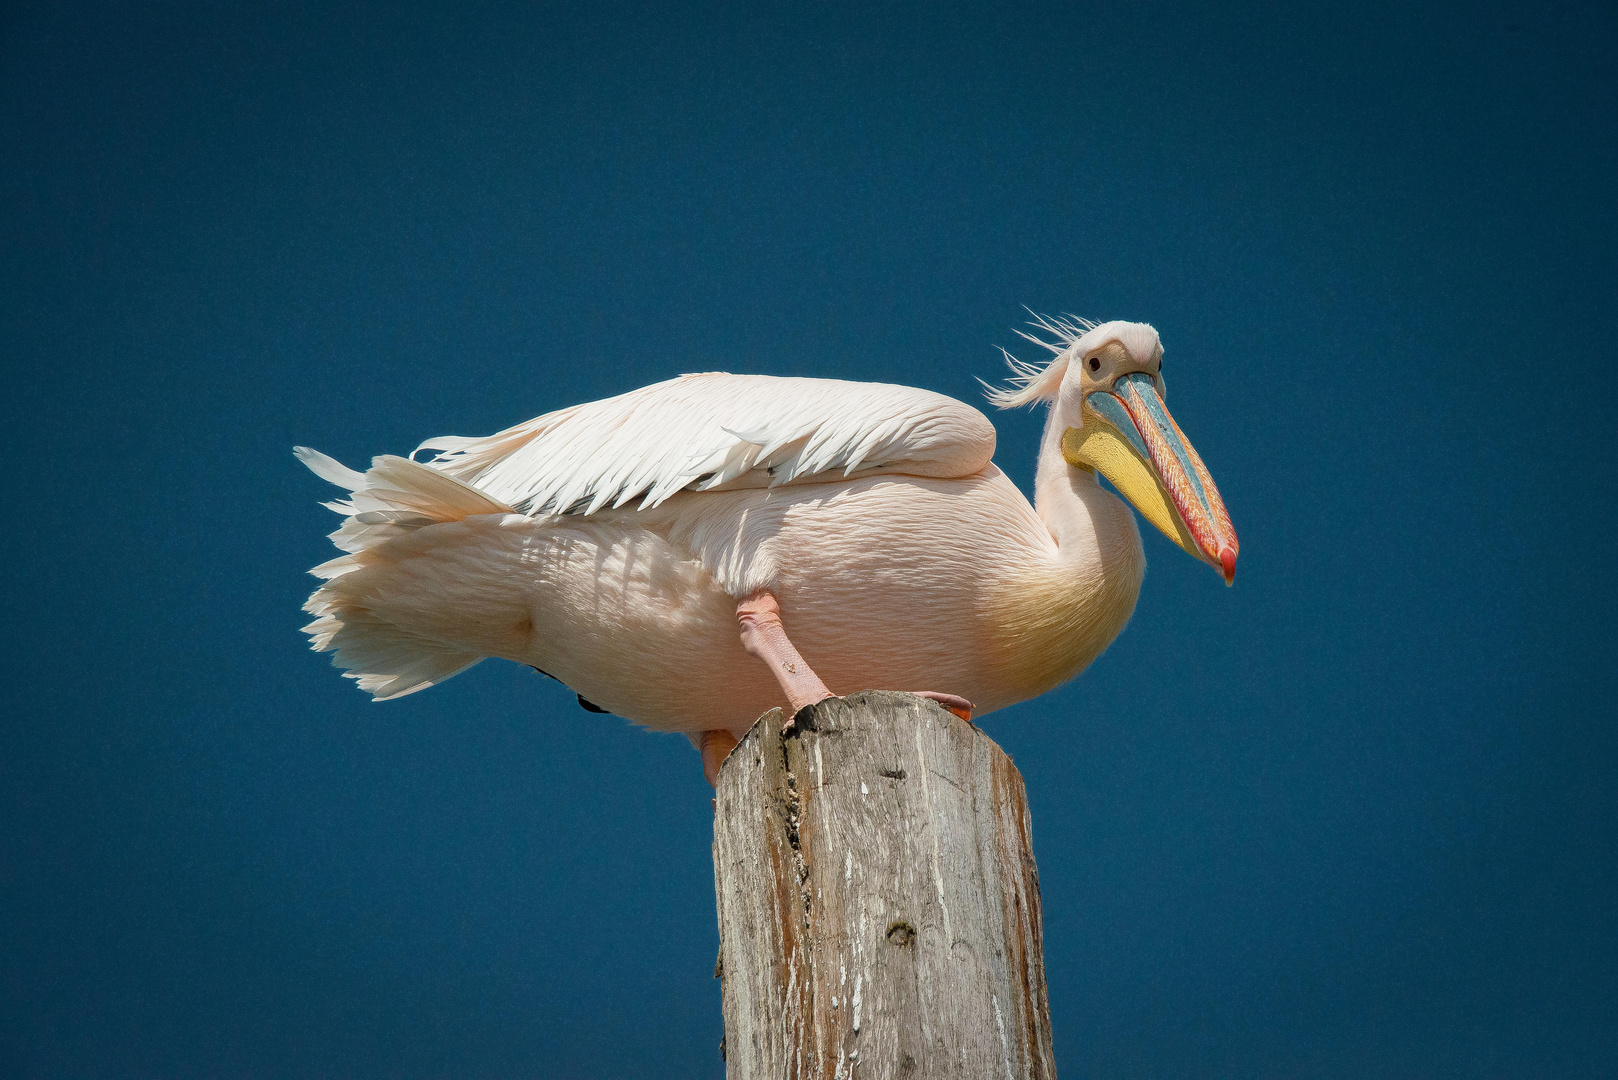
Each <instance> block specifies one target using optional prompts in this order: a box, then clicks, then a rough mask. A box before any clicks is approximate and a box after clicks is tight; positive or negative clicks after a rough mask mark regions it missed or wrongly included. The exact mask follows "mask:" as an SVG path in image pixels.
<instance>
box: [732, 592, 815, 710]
mask: <svg viewBox="0 0 1618 1080" xmlns="http://www.w3.org/2000/svg"><path fill="white" fill-rule="evenodd" d="M736 621H737V622H738V623H740V624H741V629H742V648H744V649H746V650H747V651H748V652H750V653H752V654H753V655H754V656H756V657H758V658H759V659H760V660H762V661H764V663H766V664H767V665H769V668H770V674H772V675H774V676H775V681H776V682H778V683H780V684H781V689H782V690H783V691H784V692H785V693H786V696H787V705H788V707H789V708H790V709H791V714H790V715H789V716H788V717H787V722H786V726H787V727H789V728H790V727H791V726H792V717H793V716H796V715H797V712H798V710H799V709H802V708H804V707H805V706H807V705H813V704H814V703H815V702H817V701H824V700H826V699H827V698H829V697H835V696H836V695H835V694H833V693H832V692H831V691H830V690H828V689H826V684H825V683H823V682H821V681H820V676H819V675H816V674H815V673H814V670H813V669H811V668H810V667H809V664H808V662H807V661H805V660H804V658H803V657H802V656H800V655H798V650H797V649H795V648H793V647H792V642H791V641H790V640H788V638H787V632H786V628H785V627H784V626H782V625H781V605H780V604H779V603H777V602H776V599H775V594H774V593H772V592H770V590H768V589H759V590H758V591H757V592H753V593H749V594H748V595H746V596H744V597H742V599H741V602H740V603H738V604H737V605H736Z"/></svg>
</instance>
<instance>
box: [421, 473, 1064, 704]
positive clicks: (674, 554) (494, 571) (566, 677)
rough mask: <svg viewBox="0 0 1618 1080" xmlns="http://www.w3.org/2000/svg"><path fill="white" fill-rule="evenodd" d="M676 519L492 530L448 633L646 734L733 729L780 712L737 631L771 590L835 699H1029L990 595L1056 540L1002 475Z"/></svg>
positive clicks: (708, 510)
mask: <svg viewBox="0 0 1618 1080" xmlns="http://www.w3.org/2000/svg"><path fill="white" fill-rule="evenodd" d="M666 507H667V510H666V511H664V510H663V508H660V511H659V512H653V513H648V514H639V513H635V514H631V513H628V512H620V513H609V514H601V515H592V516H589V517H579V518H561V519H557V518H550V519H525V518H517V517H508V518H505V519H503V521H500V522H499V524H498V525H494V524H491V525H490V526H489V527H488V528H487V529H486V530H485V532H489V533H490V535H489V536H488V537H487V539H486V540H485V541H484V542H482V543H481V544H480V552H479V556H478V558H477V560H476V563H477V569H476V571H475V573H471V574H470V575H469V576H474V577H478V578H481V579H482V581H483V582H484V584H483V586H482V587H480V588H477V589H469V590H465V591H464V594H465V595H466V596H468V597H472V596H476V597H477V598H478V599H477V601H476V603H477V605H478V608H477V610H476V612H475V613H472V612H468V613H467V617H465V618H462V619H461V620H460V624H461V626H462V629H461V630H458V631H449V632H450V633H452V634H453V636H455V637H457V638H459V639H461V640H462V641H464V643H465V644H467V645H469V646H472V647H476V648H478V649H480V651H483V652H486V653H489V654H490V655H496V656H503V657H506V658H508V659H511V660H515V661H518V662H520V663H524V664H531V665H533V666H535V667H538V668H540V669H542V670H544V671H546V672H548V673H549V674H552V675H554V676H556V677H557V678H558V679H560V680H562V681H563V682H565V683H566V684H567V685H568V686H569V687H570V688H572V689H573V690H575V691H577V692H578V693H579V694H581V695H583V696H584V697H585V698H586V699H587V700H589V701H591V702H593V703H595V704H597V705H599V706H601V707H602V708H604V709H607V710H608V711H610V712H613V713H616V714H618V715H620V716H624V717H627V718H629V719H631V720H634V721H637V722H639V723H642V724H646V725H648V726H650V727H654V728H659V729H662V730H683V731H693V730H702V729H705V728H714V727H724V728H729V729H732V730H738V731H740V730H745V729H746V728H747V727H749V726H751V724H752V723H753V721H754V720H755V719H756V718H757V717H758V716H759V715H760V714H761V713H763V712H765V711H767V710H768V709H770V708H773V707H775V706H776V705H780V704H782V703H783V701H782V693H781V691H780V689H779V687H778V686H777V684H776V682H775V679H774V678H773V676H772V675H771V674H770V672H769V671H768V670H767V668H766V667H765V666H764V665H763V664H762V663H761V662H760V661H758V660H757V659H755V658H753V657H752V656H750V655H748V654H747V653H746V651H745V650H743V648H742V647H741V643H740V638H739V635H738V632H737V625H736V619H735V605H736V600H737V598H739V597H740V596H743V595H746V594H747V593H748V592H750V591H752V590H753V589H755V588H759V587H767V588H769V589H771V590H772V591H773V592H774V593H775V594H776V596H777V597H778V598H779V600H780V603H781V609H782V619H783V622H784V623H785V626H786V630H787V634H788V636H789V637H790V638H791V639H792V641H793V642H794V644H795V645H796V646H797V647H798V650H799V651H800V652H801V653H802V654H803V656H804V658H805V659H806V660H807V661H808V662H809V664H810V665H811V666H812V667H813V668H814V669H815V671H816V672H817V673H818V674H819V675H820V676H821V678H822V679H823V680H824V681H825V682H826V684H827V686H829V687H830V688H831V689H832V691H833V692H835V693H839V694H844V693H849V692H852V691H854V690H860V689H873V688H874V689H892V690H938V691H943V692H946V693H952V694H960V695H962V696H964V697H967V698H969V699H970V700H972V701H973V703H974V705H975V706H976V707H977V708H978V710H979V711H989V710H992V709H995V708H1000V707H1003V706H1005V705H1007V704H1010V703H1012V702H1014V701H1017V700H1021V699H1022V698H1024V697H1026V696H1028V693H1027V692H1026V691H1025V690H1021V689H1019V687H1017V686H1016V685H1012V684H1011V681H1009V680H1008V679H1007V677H1006V675H1005V674H1004V665H1003V664H1001V663H1000V662H999V658H998V656H997V653H996V641H995V636H994V631H995V626H994V620H995V615H996V608H995V606H994V600H993V593H994V590H995V589H996V586H997V585H998V584H999V583H1000V582H1002V581H1003V580H1004V579H1005V577H1006V575H1007V574H1008V573H1015V572H1017V571H1019V570H1020V569H1022V568H1024V567H1026V566H1027V565H1028V564H1029V563H1030V562H1036V561H1038V560H1039V559H1040V558H1041V557H1042V556H1045V557H1048V555H1049V550H1048V549H1049V546H1050V543H1051V541H1050V538H1049V534H1048V532H1046V531H1045V530H1044V528H1043V526H1042V525H1041V523H1040V522H1039V520H1038V518H1037V517H1035V516H1034V515H1033V512H1032V510H1031V508H1029V507H1028V504H1027V502H1026V500H1024V499H1023V498H1022V496H1021V494H1020V493H1018V492H1017V491H1016V489H1015V488H1014V487H1013V486H1012V485H1011V484H1010V482H1009V481H1007V480H1005V478H1004V477H1003V476H1001V475H1000V474H999V472H998V470H994V471H993V473H992V475H989V474H980V475H979V476H978V477H973V478H968V479H967V480H956V481H949V480H914V479H909V478H871V479H870V480H860V481H854V482H852V483H849V484H838V485H832V484H826V485H809V486H802V487H786V488H781V489H776V490H774V491H757V490H754V491H739V492H734V493H715V494H707V493H704V494H694V495H691V496H681V497H679V498H677V499H675V500H671V501H670V503H669V504H666ZM1041 545H1044V547H1043V548H1042V546H1041ZM457 591H461V590H457ZM495 596H500V597H502V599H501V600H500V601H499V602H498V603H497V602H496V601H494V600H493V599H492V598H493V597H495ZM448 606H451V607H453V606H454V601H453V600H452V599H449V600H448ZM496 609H498V610H496ZM474 614H475V618H473V617H472V616H473V615H474ZM474 623H475V624H476V625H475V626H474V625H473V624H474Z"/></svg>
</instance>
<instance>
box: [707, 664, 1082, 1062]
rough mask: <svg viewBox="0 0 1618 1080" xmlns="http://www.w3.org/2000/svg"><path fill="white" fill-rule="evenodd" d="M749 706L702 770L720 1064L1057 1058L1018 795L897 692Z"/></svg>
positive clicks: (958, 723) (973, 737) (932, 707)
mask: <svg viewBox="0 0 1618 1080" xmlns="http://www.w3.org/2000/svg"><path fill="white" fill-rule="evenodd" d="M782 720H783V717H782V715H781V712H780V710H778V709H777V710H774V711H772V712H770V713H767V714H765V715H764V716H763V717H761V718H760V719H759V722H758V723H757V724H755V725H754V726H753V729H752V731H751V732H749V733H748V735H747V737H746V738H745V739H744V740H743V741H742V742H741V744H740V745H739V746H737V748H736V749H735V750H734V751H733V752H732V753H731V755H730V758H729V759H728V760H727V761H726V762H725V765H724V767H723V768H722V769H721V770H720V773H719V786H718V790H717V792H716V798H715V817H714V886H715V894H716V897H717V901H718V908H719V933H720V949H719V956H720V963H719V973H720V974H721V977H722V978H723V980H724V981H723V999H724V1012H725V1044H724V1046H725V1053H726V1068H727V1075H728V1076H729V1077H731V1078H733V1080H766V1078H768V1080H778V1078H782V1077H787V1078H810V1077H813V1078H821V1077H826V1078H833V1077H835V1078H839V1080H841V1078H844V1077H850V1078H852V1077H869V1078H873V1080H875V1078H879V1077H881V1078H886V1077H905V1078H915V1080H932V1078H935V1077H974V1078H981V1077H1005V1078H1007V1080H1022V1078H1025V1077H1029V1078H1035V1077H1037V1078H1044V1077H1053V1076H1055V1065H1054V1061H1053V1058H1052V1054H1051V1031H1050V1009H1049V1005H1048V1003H1047V997H1046V989H1045V970H1044V959H1043V957H1044V952H1043V945H1042V941H1041V928H1040V909H1039V877H1038V873H1037V872H1036V870H1035V867H1034V857H1033V846H1032V841H1031V837H1030V831H1029V821H1028V803H1027V796H1026V794H1025V792H1024V790H1023V783H1022V777H1021V776H1020V775H1019V774H1018V772H1017V769H1016V767H1015V766H1014V765H1012V763H1011V759H1010V758H1008V757H1007V756H1006V755H1005V753H1004V752H1003V751H1002V750H1001V749H1000V748H999V747H998V746H996V745H995V744H994V743H993V742H992V741H991V740H990V739H989V738H988V737H987V736H986V735H984V734H983V733H982V732H980V731H978V730H977V729H976V728H974V727H973V726H972V725H970V724H968V723H966V722H965V721H963V720H960V719H958V718H957V717H955V716H952V715H951V714H950V713H948V712H945V711H944V710H943V709H941V708H939V707H938V706H937V705H936V704H934V703H933V702H931V701H928V700H926V699H924V698H919V697H916V696H914V695H912V694H899V693H891V692H887V691H874V690H872V691H863V692H860V693H857V694H851V695H849V696H848V697H846V698H831V699H828V700H826V701H823V702H821V703H820V704H819V705H815V706H813V707H811V708H809V709H805V710H804V711H803V712H801V713H800V714H799V715H798V717H797V723H796V724H795V727H794V730H793V731H792V732H790V733H788V734H786V735H783V734H782V733H781V725H782Z"/></svg>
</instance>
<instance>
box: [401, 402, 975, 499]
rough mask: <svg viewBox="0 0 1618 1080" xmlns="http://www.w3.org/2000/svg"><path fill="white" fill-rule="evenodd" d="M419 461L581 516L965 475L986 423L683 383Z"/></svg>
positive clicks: (959, 410)
mask: <svg viewBox="0 0 1618 1080" xmlns="http://www.w3.org/2000/svg"><path fill="white" fill-rule="evenodd" d="M416 449H417V451H418V452H420V451H422V450H433V451H436V452H437V456H436V457H434V458H433V459H432V460H431V461H430V462H428V463H427V464H429V465H431V466H432V467H433V468H435V469H437V470H439V471H440V472H444V473H447V474H449V475H450V476H452V477H454V478H456V479H458V480H461V481H463V482H465V483H467V484H471V485H472V486H473V487H476V488H477V489H478V490H480V491H482V492H485V493H487V494H488V495H489V496H491V497H493V498H496V499H499V500H501V501H502V502H504V503H507V504H509V505H511V506H513V507H515V508H516V509H518V510H519V511H522V512H524V513H584V514H593V513H595V512H596V511H598V510H601V509H603V508H606V507H612V508H617V507H621V506H626V505H629V504H631V503H633V502H635V500H637V499H638V500H640V502H639V507H638V509H643V510H645V509H650V508H652V507H654V506H657V505H658V504H660V503H662V502H663V501H664V500H666V499H668V498H670V497H672V496H673V495H674V494H675V493H676V492H679V491H683V490H687V489H693V490H701V491H708V490H713V489H716V488H732V487H765V486H770V487H775V486H779V485H782V484H803V483H823V482H827V481H832V480H839V479H843V478H845V477H851V476H854V475H856V474H860V475H865V474H869V473H872V472H878V471H880V472H887V473H897V474H903V475H911V476H935V477H952V476H969V475H971V474H972V473H975V472H978V471H979V470H981V469H982V468H983V467H984V466H986V465H988V464H989V461H990V459H991V458H992V457H993V456H994V426H993V425H992V424H990V423H989V420H988V418H987V417H985V416H984V415H983V414H982V413H981V412H979V411H978V410H976V409H974V408H972V407H971V406H970V405H967V404H965V403H964V402H960V401H956V400H955V399H954V398H950V397H945V396H944V395H943V394H935V393H933V392H932V391H930V390H919V389H916V388H914V387H909V386H895V385H893V384H890V383H860V382H845V381H842V380H838V379H797V378H776V377H773V376H768V375H728V374H723V373H714V374H706V375H682V376H680V377H679V378H677V379H670V380H669V381H667V382H661V383H656V384H654V385H652V386H646V387H642V388H641V389H639V390H634V391H631V392H630V393H627V394H621V395H619V396H618V397H613V398H607V399H605V400H602V401H592V402H588V403H586V404H584V405H574V406H572V407H570V408H566V409H561V410H558V411H557V412H553V413H547V414H545V415H544V416H539V417H535V418H534V419H532V420H529V421H527V422H526V423H523V424H518V425H517V426H516V427H513V428H508V429H507V430H505V431H502V432H499V433H497V434H494V435H490V436H488V437H487V438H482V439H476V438H464V437H460V436H441V437H439V438H436V439H428V440H427V441H426V442H424V443H422V444H421V446H419V447H417V448H416Z"/></svg>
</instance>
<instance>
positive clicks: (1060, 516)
mask: <svg viewBox="0 0 1618 1080" xmlns="http://www.w3.org/2000/svg"><path fill="white" fill-rule="evenodd" d="M1066 413H1067V410H1066V409H1064V408H1062V403H1061V402H1054V403H1052V405H1051V411H1050V415H1049V416H1048V417H1047V418H1046V420H1045V434H1044V436H1043V437H1042V438H1041V439H1040V442H1039V464H1038V467H1037V468H1036V470H1035V472H1034V511H1035V512H1036V513H1038V514H1039V518H1040V520H1041V521H1043V522H1044V523H1045V527H1046V528H1047V529H1049V530H1050V531H1051V537H1052V538H1053V539H1054V540H1055V541H1056V548H1057V552H1058V556H1057V557H1058V561H1059V562H1061V563H1064V564H1068V565H1077V564H1080V563H1082V564H1084V565H1087V566H1093V567H1096V568H1098V569H1099V568H1101V566H1102V565H1103V563H1105V562H1106V561H1108V559H1107V556H1108V555H1110V554H1113V552H1109V551H1106V550H1104V548H1106V547H1111V546H1112V545H1104V544H1102V543H1100V540H1101V539H1102V538H1101V537H1100V536H1098V529H1107V531H1109V532H1111V531H1114V530H1116V529H1117V527H1118V526H1119V525H1120V524H1127V525H1129V526H1133V524H1134V523H1133V521H1130V520H1128V519H1129V518H1130V514H1129V510H1128V509H1127V508H1126V507H1125V506H1124V504H1123V502H1122V500H1120V499H1119V498H1118V497H1117V496H1116V495H1113V494H1112V493H1111V492H1108V491H1104V490H1103V489H1102V487H1101V485H1100V484H1099V483H1097V481H1096V477H1095V473H1093V472H1090V471H1089V470H1088V469H1080V468H1075V467H1074V466H1072V465H1069V464H1068V463H1067V459H1066V458H1064V457H1063V456H1062V433H1063V432H1064V431H1066V430H1067V429H1068V428H1069V427H1070V426H1072V425H1071V424H1070V423H1069V422H1068V418H1067V416H1066ZM1127 531H1128V532H1130V533H1134V532H1135V530H1134V529H1133V528H1132V527H1131V528H1129V529H1128V530H1127ZM1135 546H1136V548H1137V549H1138V548H1139V540H1138V538H1137V540H1136V544H1135Z"/></svg>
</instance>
